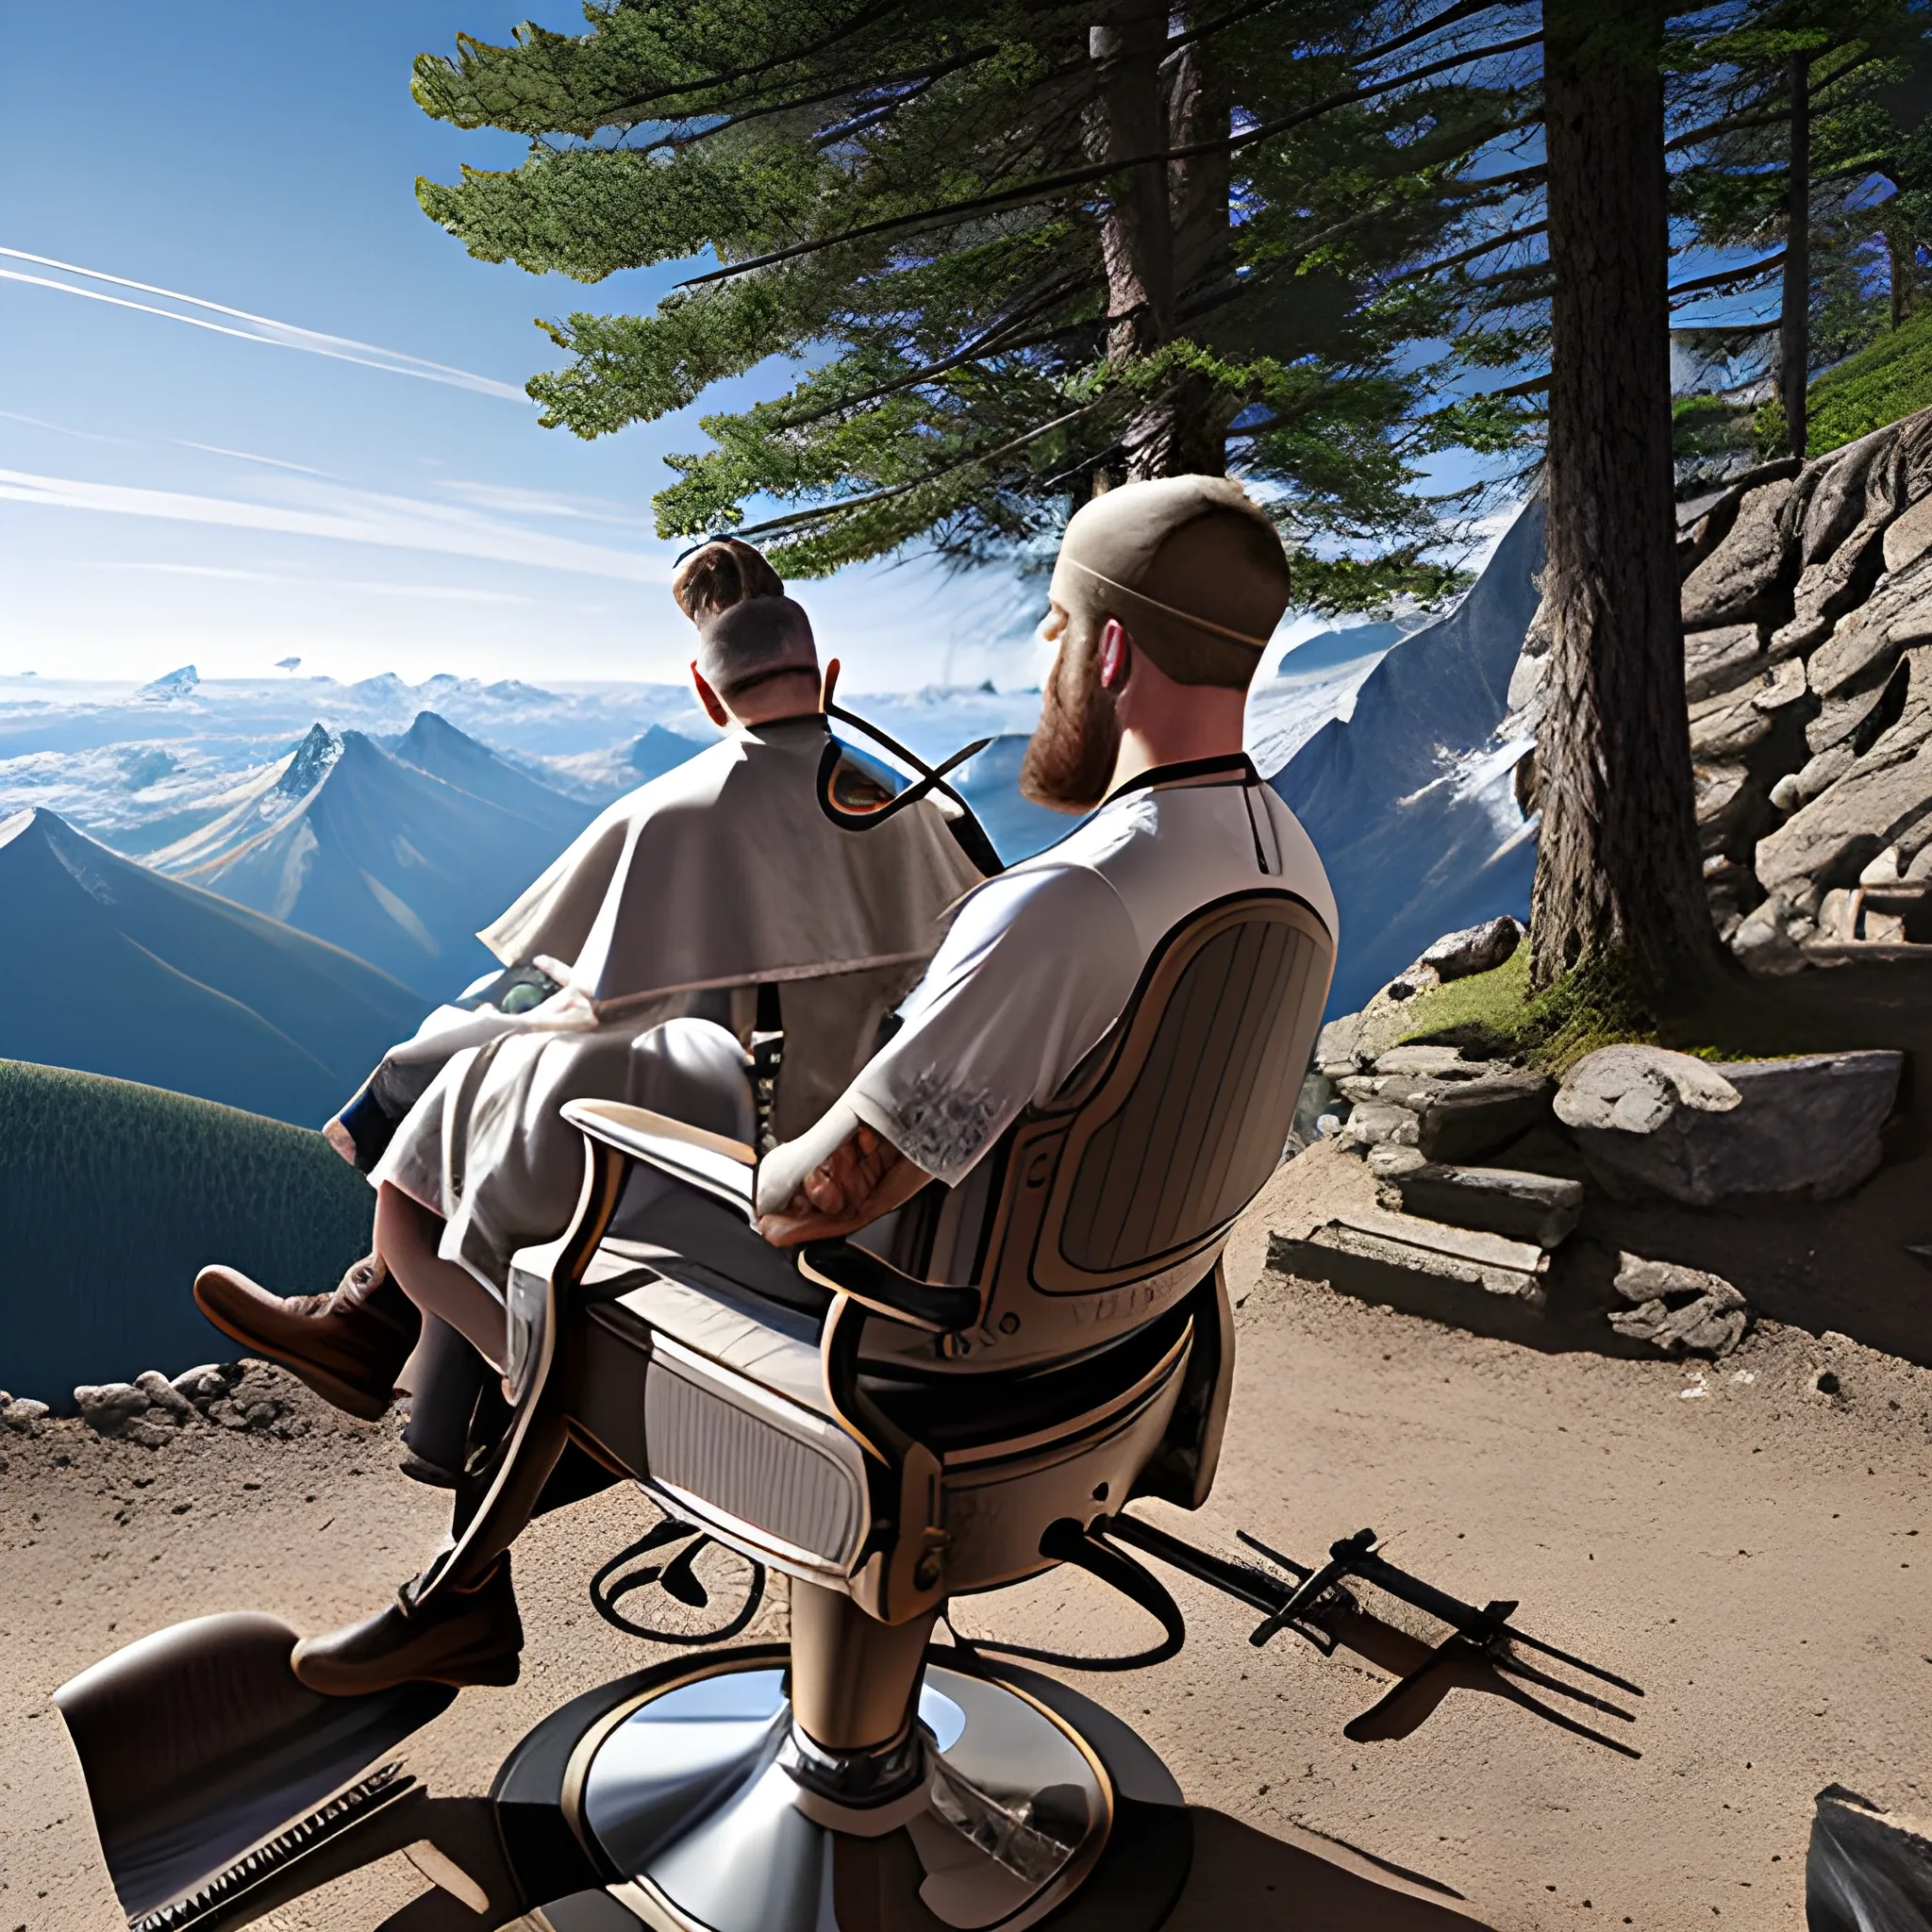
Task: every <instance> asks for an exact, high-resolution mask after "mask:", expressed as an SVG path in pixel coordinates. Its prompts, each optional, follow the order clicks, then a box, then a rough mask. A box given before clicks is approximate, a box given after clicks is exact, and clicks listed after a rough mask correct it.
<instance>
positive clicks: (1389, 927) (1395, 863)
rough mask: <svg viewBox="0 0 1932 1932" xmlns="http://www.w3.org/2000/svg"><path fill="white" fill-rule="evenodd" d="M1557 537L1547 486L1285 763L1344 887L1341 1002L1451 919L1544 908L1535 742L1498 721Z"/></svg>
mask: <svg viewBox="0 0 1932 1932" xmlns="http://www.w3.org/2000/svg"><path fill="white" fill-rule="evenodd" d="M1542 549H1543V523H1542V505H1541V499H1540V498H1534V499H1532V500H1531V501H1530V503H1529V504H1528V505H1527V506H1526V507H1525V508H1524V510H1523V511H1522V513H1521V514H1520V515H1519V516H1518V517H1517V519H1516V521H1515V523H1514V524H1513V525H1510V528H1509V531H1508V533H1507V535H1506V536H1505V537H1504V539H1503V541H1502V542H1501V543H1500V544H1498V545H1497V548H1496V552H1495V555H1494V556H1493V557H1492V558H1491V559H1490V564H1489V567H1488V568H1487V569H1486V570H1485V571H1484V572H1483V574H1482V575H1481V576H1480V577H1479V578H1477V580H1476V582H1475V585H1474V588H1473V589H1472V590H1471V591H1470V592H1469V594H1468V595H1467V596H1466V597H1465V598H1464V599H1463V600H1462V602H1461V603H1460V604H1459V605H1458V606H1457V608H1456V609H1455V610H1453V611H1452V612H1451V613H1450V614H1449V615H1448V616H1447V617H1445V618H1443V619H1442V620H1441V622H1440V623H1437V624H1432V625H1429V626H1428V627H1427V628H1426V629H1424V630H1419V631H1416V632H1415V633H1414V634H1413V635H1412V636H1409V637H1407V638H1404V639H1402V641H1400V642H1398V643H1394V644H1392V645H1391V646H1390V647H1389V649H1388V650H1387V651H1386V653H1385V654H1384V655H1383V656H1382V657H1381V658H1380V659H1379V660H1378V661H1377V662H1376V663H1375V665H1374V668H1373V669H1372V670H1371V671H1370V672H1369V674H1368V675H1367V676H1366V677H1365V678H1363V679H1362V680H1361V683H1360V687H1359V689H1358V690H1357V691H1356V692H1355V703H1354V708H1353V710H1352V712H1351V713H1350V714H1349V715H1348V716H1347V717H1346V718H1343V717H1341V716H1334V717H1331V718H1330V719H1329V721H1328V722H1327V723H1326V724H1323V725H1322V726H1321V727H1320V729H1318V730H1316V731H1315V732H1313V733H1312V734H1311V735H1310V736H1309V737H1308V738H1307V741H1306V742H1305V743H1303V745H1302V746H1301V748H1300V749H1299V750H1298V751H1297V752H1296V753H1295V754H1294V756H1293V757H1292V758H1291V759H1290V760H1289V761H1288V763H1287V765H1286V766H1285V767H1284V768H1283V769H1282V770H1281V771H1280V772H1278V773H1277V774H1275V775H1274V788H1275V790H1276V791H1279V792H1280V794H1281V795H1282V797H1283V798H1284V799H1286V800H1287V802H1288V804H1289V806H1290V808H1291V809H1292V810H1293V812H1294V814H1295V816H1296V817H1297V818H1299V819H1300V820H1301V822H1302V824H1304V825H1305V826H1307V831H1308V836H1309V837H1310V838H1312V839H1313V840H1314V841H1315V846H1316V849H1317V850H1318V851H1319V852H1320V853H1321V855H1322V860H1323V863H1324V865H1325V866H1326V867H1327V869H1328V876H1329V880H1330V882H1331V883H1332V884H1333V886H1334V888H1335V897H1336V902H1337V905H1338V908H1339V909H1340V911H1341V958H1340V959H1339V961H1338V963H1337V966H1336V973H1335V987H1334V991H1333V993H1332V994H1331V996H1330V1002H1329V1005H1330V1009H1331V1010H1332V1011H1334V1012H1338V1013H1342V1012H1350V1011H1353V1010H1354V1009H1355V1008H1358V1007H1360V1006H1362V1005H1363V1004H1364V1003H1365V1002H1366V1001H1367V1000H1368V998H1369V997H1370V995H1371V994H1373V993H1374V991H1375V990H1376V988H1377V987H1378V986H1380V985H1382V984H1383V983H1384V982H1385V981H1387V980H1388V979H1390V978H1391V977H1392V976H1393V975H1394V974H1397V973H1399V972H1400V971H1401V970H1402V968H1403V967H1405V966H1406V965H1407V964H1408V963H1409V961H1410V960H1412V959H1414V958H1416V956H1417V955H1418V954H1419V953H1421V952H1422V950H1423V949H1424V947H1425V946H1427V945H1428V944H1429V943H1430V942H1431V941H1434V940H1436V939H1438V938H1439V937H1441V934H1443V933H1445V932H1449V931H1452V930H1454V929H1455V928H1456V927H1457V926H1462V925H1469V924H1474V922H1475V921H1477V920H1479V919H1488V918H1492V917H1494V916H1495V915H1496V914H1498V913H1503V912H1511V913H1515V914H1516V915H1517V916H1518V917H1523V916H1524V915H1526V914H1527V912H1528V910H1529V892H1530V886H1531V883H1532V881H1533V879H1534V876H1535V872H1536V838H1535V832H1534V829H1533V827H1531V826H1529V825H1526V824H1524V821H1523V815H1522V813H1521V812H1520V811H1519V810H1518V809H1517V807H1516V802H1515V798H1514V795H1513V791H1512V789H1511V782H1510V774H1511V772H1512V770H1513V768H1514V766H1515V763H1516V760H1517V757H1518V756H1519V754H1520V751H1521V749H1522V748H1521V747H1520V746H1511V745H1505V744H1503V743H1502V742H1500V741H1499V740H1498V737H1497V728H1498V726H1500V725H1501V724H1502V723H1503V720H1504V717H1505V715H1506V714H1507V710H1508V691H1509V674H1510V672H1511V671H1512V670H1513V669H1514V668H1515V664H1516V659H1517V658H1518V656H1519V655H1520V654H1521V652H1522V649H1523V640H1524V635H1525V634H1526V632H1527V631H1528V629H1529V622H1530V619H1531V618H1532V617H1533V616H1535V614H1536V607H1537V601H1538V595H1539V592H1538V590H1537V586H1536V581H1535V574H1536V573H1537V572H1538V571H1540V570H1541V568H1542ZM1343 635H1344V636H1346V635H1347V634H1346V633H1343ZM1293 655H1294V654H1292V653H1291V654H1290V659H1291V660H1292V657H1293Z"/></svg>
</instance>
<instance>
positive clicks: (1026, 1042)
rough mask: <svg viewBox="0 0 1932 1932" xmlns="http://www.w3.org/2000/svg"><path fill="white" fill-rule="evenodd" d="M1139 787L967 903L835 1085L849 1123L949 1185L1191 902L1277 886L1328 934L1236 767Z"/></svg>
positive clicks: (1074, 1049) (1322, 895) (1294, 829)
mask: <svg viewBox="0 0 1932 1932" xmlns="http://www.w3.org/2000/svg"><path fill="white" fill-rule="evenodd" d="M1177 769H1178V768H1177ZM1149 778H1150V779H1151V781H1152V782H1141V783H1137V784H1133V785H1130V786H1128V787H1127V788H1125V789H1124V790H1122V791H1119V792H1116V793H1115V794H1114V796H1113V797H1112V798H1110V799H1108V801H1107V803H1106V804H1104V805H1102V806H1101V807H1100V808H1099V809H1098V810H1097V811H1095V812H1094V813H1093V814H1092V815H1091V817H1090V818H1088V819H1086V820H1084V821H1083V822H1082V823H1081V824H1079V825H1078V826H1077V827H1076V828H1075V829H1074V831H1073V832H1072V833H1070V834H1069V835H1068V836H1067V837H1066V838H1065V839H1062V840H1061V841H1060V842H1059V843H1058V845H1054V846H1051V847H1049V848H1048V849H1047V850H1046V851H1044V852H1041V853H1039V854H1037V855H1036V856H1035V857H1034V858H1029V859H1026V860H1025V861H1024V862H1023V863H1022V864H1019V865H1016V866H1014V867H1013V868H1012V869H1011V870H1010V871H1008V872H1006V873H1003V874H1001V875H1000V876H999V877H997V878H994V879H991V880H989V881H988V882H987V883H986V884H985V885H983V886H980V887H977V888H976V889H975V890H974V891H973V892H972V893H970V894H969V895H968V897H967V898H966V900H965V901H964V903H963V904H962V905H961V906H960V908H959V910H958V914H957V916H956V917H955V919H954V922H953V926H952V930H951V931H950V933H949V934H948V935H947V937H946V939H945V941H943V942H942V943H941V946H940V949H939V951H938V953H937V954H935V955H934V957H933V960H932V963H931V965H929V966H928V967H927V968H926V971H925V976H924V978H923V979H922V980H921V981H920V982H919V984H918V985H917V986H916V987H914V988H913V990H912V991H911V993H910V994H909V995H908V997H907V999H906V1001H905V1003H904V1005H902V1006H901V1008H900V1009H899V1011H900V1016H901V1019H902V1021H903V1023H904V1024H902V1026H901V1027H900V1030H899V1031H898V1032H897V1033H896V1034H895V1035H894V1036H893V1037H892V1039H891V1041H888V1042H887V1044H886V1045H885V1046H884V1047H883V1048H881V1049H880V1051H879V1052H878V1053H876V1054H875V1055H874V1057H873V1058H872V1059H871V1060H869V1061H868V1062H867V1063H866V1065H865V1067H864V1069H863V1070H862V1071H861V1072H860V1074H859V1075H858V1078H857V1079H856V1080H855V1081H854V1082H853V1084H852V1085H851V1087H850V1088H848V1089H847V1090H846V1094H845V1100H846V1103H847V1105H849V1106H850V1107H851V1108H852V1109H853V1111H854V1112H856V1113H857V1114H858V1117H859V1119H860V1120H862V1121H865V1122H866V1123H867V1124H870V1125H871V1126H873V1127H874V1128H876V1129H877V1131H878V1132H879V1133H880V1134H882V1135H883V1136H884V1137H885V1138H886V1139H887V1140H888V1141H891V1143H892V1144H893V1146H895V1147H897V1148H898V1149H899V1151H900V1152H901V1153H902V1154H904V1155H905V1156H906V1157H907V1158H908V1159H910V1160H912V1161H915V1162H916V1163H917V1164H918V1165H919V1166H921V1167H923V1168H924V1170H925V1171H926V1172H927V1173H928V1174H934V1175H936V1176H937V1177H938V1178H939V1179H941V1180H942V1181H944V1182H946V1183H947V1184H948V1185H949V1186H958V1183H959V1182H960V1181H961V1180H962V1179H963V1178H964V1177H965V1175H966V1174H968V1173H969V1172H970V1171H971V1169H972V1168H973V1166H974V1163H975V1162H976V1161H978V1160H979V1158H981V1157H982V1156H983V1155H984V1154H986V1153H987V1151H988V1150H989V1149H990V1148H991V1146H992V1145H993V1143H994V1142H995V1141H997V1140H998V1139H999V1137H1000V1135H1001V1134H1002V1133H1003V1132H1004V1131H1005V1130H1006V1128H1007V1127H1008V1125H1009V1124H1011V1122H1012V1121H1013V1119H1014V1118H1015V1117H1016V1116H1017V1115H1018V1114H1019V1113H1020V1112H1021V1110H1022V1109H1023V1108H1025V1107H1026V1106H1028V1105H1029V1104H1030V1103H1034V1102H1041V1103H1043V1102H1046V1101H1048V1100H1050V1099H1052V1097H1053V1095H1054V1094H1055V1092H1056V1091H1058V1089H1059V1087H1060V1085H1061V1083H1062V1082H1063V1081H1064V1080H1065V1079H1066V1077H1067V1075H1068V1074H1071V1073H1072V1072H1073V1071H1074V1068H1075V1067H1076V1066H1077V1065H1078V1064H1079V1063H1080V1060H1081V1059H1082V1058H1083V1057H1084V1056H1085V1055H1086V1054H1087V1053H1088V1052H1089V1051H1090V1050H1091V1048H1092V1047H1093V1045H1094V1044H1095V1043H1096V1042H1097V1041H1099V1040H1100V1039H1101V1037H1102V1036H1103V1035H1104V1034H1105V1033H1106V1031H1107V1029H1108V1027H1109V1026H1111V1025H1112V1024H1113V1023H1114V1021H1115V1020H1117V1019H1118V1018H1119V1017H1120V1015H1121V1013H1122V1012H1123V1010H1124V1008H1125V1007H1126V1004H1127V1001H1128V999H1129V998H1130V997H1131V996H1132V994H1133V991H1134V988H1135V986H1136V984H1137V983H1138V982H1139V980H1140V976H1141V968H1142V967H1144V966H1145V965H1146V963H1147V960H1148V958H1149V957H1150V955H1151V954H1152V953H1153V951H1154V948H1155V947H1156V946H1157V945H1158V943H1159V942H1160V941H1161V940H1162V939H1163V938H1164V937H1165V936H1166V934H1167V933H1168V932H1170V931H1171V930H1172V929H1173V928H1174V926H1175V925H1177V924H1179V923H1180V922H1181V921H1182V920H1183V919H1185V918H1186V917H1187V915H1188V914H1189V913H1191V912H1192V911H1194V910H1195V909H1196V908H1199V907H1202V906H1205V905H1208V903H1209V902H1210V901H1212V900H1215V899H1221V898H1225V897H1226V896H1227V895H1228V894H1229V893H1232V892H1243V891H1256V890H1257V889H1261V890H1276V891H1291V892H1293V893H1296V894H1297V895H1298V896H1299V897H1301V898H1302V899H1304V900H1306V901H1307V904H1308V906H1309V907H1310V908H1312V909H1313V910H1314V912H1315V913H1316V914H1317V916H1318V917H1320V919H1321V920H1322V921H1323V923H1324V924H1325V925H1326V926H1327V928H1328V930H1329V932H1330V933H1331V934H1333V933H1335V932H1336V931H1337V924H1336V917H1335V898H1334V894H1333V893H1332V892H1331V891H1329V888H1328V880H1327V875H1326V874H1324V872H1323V870H1322V861H1321V860H1320V858H1317V857H1316V855H1315V848H1314V845H1313V844H1312V843H1311V842H1310V841H1309V839H1308V835H1307V833H1306V832H1305V831H1303V830H1302V828H1301V825H1300V824H1299V822H1298V821H1297V820H1296V819H1295V816H1294V814H1293V813H1292V812H1291V811H1290V810H1289V808H1287V806H1285V805H1284V804H1283V803H1282V802H1281V800H1280V799H1279V798H1278V797H1277V796H1276V795H1275V793H1274V788H1273V787H1271V786H1269V785H1265V784H1263V783H1261V782H1260V780H1258V779H1257V778H1256V777H1255V776H1254V774H1253V768H1252V767H1245V769H1244V770H1241V771H1230V772H1228V773H1226V774H1215V775H1214V777H1213V778H1212V779H1211V780H1210V781H1207V782H1204V781H1202V780H1198V779H1196V780H1187V779H1181V780H1176V781H1168V782H1162V780H1161V778H1160V774H1158V773H1155V774H1149Z"/></svg>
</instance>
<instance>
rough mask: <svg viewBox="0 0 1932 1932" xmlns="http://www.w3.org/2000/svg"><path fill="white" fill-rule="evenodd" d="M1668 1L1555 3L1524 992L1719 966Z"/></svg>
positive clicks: (1548, 66) (1664, 977)
mask: <svg viewBox="0 0 1932 1932" xmlns="http://www.w3.org/2000/svg"><path fill="white" fill-rule="evenodd" d="M1663 23H1664V11H1663V4H1662V0H1634V4H1633V0H1545V5H1544V8H1543V28H1544V47H1543V60H1544V101H1545V109H1544V111H1545V138H1546V141H1547V146H1548V156H1549V224H1550V226H1549V246H1550V260H1551V264H1552V267H1553V269H1554V270H1555V295H1554V299H1553V302H1552V308H1551V334H1552V343H1551V369H1550V405H1549V444H1548V462H1547V472H1546V479H1545V490H1546V492H1547V496H1546V500H1547V507H1548V517H1549V524H1548V539H1547V546H1546V552H1545V563H1544V571H1543V616H1542V621H1543V623H1544V624H1545V625H1546V626H1547V629H1548V631H1549V636H1550V652H1549V670H1548V672H1547V674H1546V679H1547V682H1546V687H1545V688H1546V690H1547V691H1548V694H1549V707H1548V710H1547V712H1546V714H1545V718H1544V722H1543V724H1542V727H1541V732H1540V733H1539V737H1538V742H1537V767H1538V775H1539V783H1540V787H1541V798H1542V826H1541V843H1540V848H1539V854H1538V859H1537V874H1536V891H1535V901H1534V910H1533V913H1532V917H1531V921H1530V946H1531V951H1530V977H1531V982H1532V984H1533V985H1535V986H1536V987H1538V988H1542V987H1545V986H1548V985H1549V984H1550V983H1551V982H1552V981H1553V980H1555V979H1557V977H1558V976H1559V975H1561V974H1564V973H1566V972H1568V971H1570V970H1571V969H1573V968H1574V967H1577V966H1580V965H1584V964H1586V963H1589V962H1591V961H1594V960H1608V959H1622V960H1623V961H1624V962H1626V963H1627V964H1628V966H1629V967H1630V968H1632V969H1633V970H1634V971H1635V972H1636V973H1637V974H1639V975H1640V976H1641V978H1642V979H1643V980H1645V981H1646V982H1648V983H1649V984H1650V985H1651V986H1652V987H1653V988H1658V987H1661V986H1663V985H1665V984H1667V983H1668V982H1669V980H1670V979H1671V977H1672V976H1673V974H1676V973H1678V972H1681V971H1682V970H1684V969H1685V968H1686V967H1687V966H1692V965H1695V964H1698V963H1706V962H1708V961H1710V960H1712V959H1713V958H1715V953H1716V940H1715V936H1714V933H1713V929H1712V926H1711V923H1710V914H1709V911H1708V909H1707V905H1706V902H1705V894H1704V890H1703V881H1702V878H1701V875H1700V867H1699V859H1698V847H1697V827H1696V819H1695V815H1694V811H1693V806H1692V794H1691V740H1690V726H1689V721H1688V718H1687V715H1686V709H1685V703H1684V638H1683V625H1682V622H1681V617H1680V612H1679V607H1678V601H1677V565H1676V546H1675V515H1674V502H1673V489H1672V466H1671V385H1670V347H1669V335H1668V324H1669V305H1668V295H1667V285H1668V269H1669V237H1668V227H1667V203H1666V180H1665V163H1664V152H1663V141H1664V96H1663V81H1662V76H1661V73H1660V70H1659V65H1658V57H1659V53H1660V50H1661V45H1662V35H1663Z"/></svg>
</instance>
